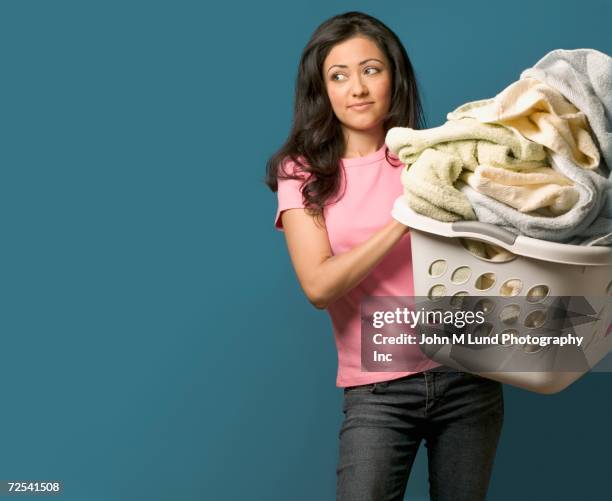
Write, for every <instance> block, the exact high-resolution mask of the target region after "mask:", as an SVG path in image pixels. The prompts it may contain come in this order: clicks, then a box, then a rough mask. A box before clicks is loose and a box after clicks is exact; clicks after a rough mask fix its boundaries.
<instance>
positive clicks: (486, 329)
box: [474, 322, 493, 337]
mask: <svg viewBox="0 0 612 501" xmlns="http://www.w3.org/2000/svg"><path fill="white" fill-rule="evenodd" d="M492 330H493V325H491V324H490V323H489V322H485V323H483V324H480V325H477V326H476V328H475V329H474V336H478V337H484V336H489V335H490V334H491V331H492Z"/></svg>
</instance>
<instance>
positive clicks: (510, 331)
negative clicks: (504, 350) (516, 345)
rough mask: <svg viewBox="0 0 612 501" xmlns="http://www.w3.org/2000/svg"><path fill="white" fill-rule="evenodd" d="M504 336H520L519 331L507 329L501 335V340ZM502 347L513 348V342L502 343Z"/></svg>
mask: <svg viewBox="0 0 612 501" xmlns="http://www.w3.org/2000/svg"><path fill="white" fill-rule="evenodd" d="M504 334H511V335H513V336H518V331H517V330H516V329H506V330H503V331H501V333H500V337H499V339H503V338H504V337H503V336H504ZM502 346H512V342H510V341H506V342H505V343H504V342H502Z"/></svg>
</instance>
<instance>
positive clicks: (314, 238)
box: [281, 209, 409, 309]
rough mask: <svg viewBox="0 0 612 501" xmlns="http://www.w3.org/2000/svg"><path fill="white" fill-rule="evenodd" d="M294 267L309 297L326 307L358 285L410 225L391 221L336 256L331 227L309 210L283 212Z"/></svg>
mask: <svg viewBox="0 0 612 501" xmlns="http://www.w3.org/2000/svg"><path fill="white" fill-rule="evenodd" d="M281 218H282V223H283V228H284V230H285V239H286V241H287V248H288V250H289V255H290V257H291V262H292V264H293V268H294V269H295V272H296V275H297V278H298V280H299V282H300V285H301V287H302V290H303V291H304V293H305V294H306V297H307V298H308V300H309V301H310V302H311V303H312V304H313V305H314V306H315V307H316V308H319V309H325V308H327V306H328V305H329V304H330V303H332V302H334V301H335V300H337V299H339V298H340V297H342V296H343V295H344V294H346V293H347V292H349V291H350V290H351V289H353V288H354V287H355V286H357V285H358V284H359V283H360V282H361V281H362V280H363V279H364V278H365V277H366V276H367V275H368V274H369V273H370V271H371V270H372V269H373V268H374V267H375V266H376V265H377V264H378V263H379V262H380V261H381V260H382V259H383V258H384V257H385V256H386V255H387V253H388V252H389V251H390V250H391V249H392V248H393V246H394V245H395V244H396V243H397V242H399V241H400V240H401V238H402V237H403V236H404V235H405V234H406V233H408V231H409V228H408V227H407V226H406V225H404V224H402V223H400V222H398V221H396V220H395V219H390V221H389V222H388V223H387V224H386V225H385V226H383V227H382V228H381V229H380V230H378V231H376V232H375V233H373V234H372V235H371V236H370V238H368V239H367V240H365V241H364V242H362V243H360V244H359V245H356V246H355V247H353V248H352V249H351V250H350V251H347V252H344V253H342V254H338V255H334V254H333V252H332V249H331V245H330V243H329V237H328V234H327V229H326V228H325V227H324V226H323V227H322V226H321V225H318V224H316V222H315V217H314V216H312V215H310V214H308V213H307V211H306V209H287V210H285V211H283V213H282V214H281Z"/></svg>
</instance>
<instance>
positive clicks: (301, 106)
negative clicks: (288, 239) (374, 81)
mask: <svg viewBox="0 0 612 501" xmlns="http://www.w3.org/2000/svg"><path fill="white" fill-rule="evenodd" d="M358 35H361V36H366V37H368V38H370V39H371V40H372V41H373V42H374V43H376V44H377V46H378V47H379V49H380V50H381V51H382V52H383V53H384V54H385V56H386V57H387V60H388V61H389V64H390V66H391V67H390V70H391V76H392V84H391V85H392V92H391V106H390V109H389V112H388V114H387V115H386V117H385V119H384V123H383V128H384V130H385V132H386V131H388V130H389V129H390V128H391V127H410V128H412V129H420V128H423V127H425V126H426V125H425V118H424V115H423V109H422V106H421V100H420V98H419V91H418V88H417V81H416V77H415V74H414V70H413V69H412V64H411V62H410V59H409V58H408V54H407V53H406V50H405V49H404V47H403V45H402V43H401V42H400V40H399V38H398V37H397V35H396V34H395V33H393V31H391V30H390V29H389V28H388V27H387V26H385V25H384V24H383V23H382V22H380V21H379V20H378V19H376V18H374V17H372V16H369V15H367V14H364V13H362V12H346V13H344V14H339V15H337V16H334V17H332V18H330V19H328V20H327V21H325V22H323V23H322V24H321V25H320V26H319V27H318V28H317V29H316V30H315V32H314V33H313V35H312V37H311V38H310V40H309V42H308V44H307V45H306V47H305V48H304V51H303V52H302V56H301V58H300V64H299V68H298V74H297V78H296V84H295V101H294V106H293V110H294V111H293V124H292V127H291V132H290V133H289V136H288V138H287V140H286V142H285V144H283V146H282V147H281V148H280V149H279V150H278V151H277V152H276V153H274V154H273V155H272V156H271V157H270V159H269V160H268V162H267V164H266V177H265V183H266V185H267V186H268V187H269V188H270V189H271V190H272V191H273V192H276V191H277V190H278V182H277V179H278V178H280V179H304V175H299V174H297V173H293V172H286V171H285V169H284V168H283V167H284V161H285V159H287V158H290V159H291V160H293V161H294V162H295V163H296V164H297V166H299V168H300V170H301V171H302V172H304V173H306V174H312V175H311V176H308V180H307V181H305V182H303V183H302V185H301V192H302V197H303V202H304V205H305V207H306V208H307V209H308V210H309V212H310V213H311V214H314V215H315V216H317V217H320V216H322V213H323V207H324V206H325V205H326V203H327V202H328V201H329V199H330V198H332V197H335V196H336V195H337V194H338V192H339V189H340V170H339V165H340V159H341V158H342V156H343V155H344V149H345V144H344V136H343V134H342V129H341V124H340V121H339V120H338V118H337V117H336V115H335V113H334V111H333V109H332V106H331V103H330V100H329V97H328V96H327V90H326V87H325V82H324V80H323V61H324V60H325V58H326V57H327V55H328V54H329V52H330V50H331V49H332V47H333V46H335V45H336V44H338V43H341V42H343V41H345V40H347V39H349V38H352V37H355V36H358ZM388 155H389V149H388V148H387V150H386V152H385V156H386V158H387V161H389V156H388ZM302 160H304V161H302ZM390 163H391V162H390ZM391 164H392V165H394V166H399V165H395V164H393V163H391Z"/></svg>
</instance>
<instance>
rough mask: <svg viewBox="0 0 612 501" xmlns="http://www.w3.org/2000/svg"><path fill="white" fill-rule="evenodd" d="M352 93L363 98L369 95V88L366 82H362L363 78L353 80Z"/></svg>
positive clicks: (358, 77)
mask: <svg viewBox="0 0 612 501" xmlns="http://www.w3.org/2000/svg"><path fill="white" fill-rule="evenodd" d="M351 92H352V93H353V95H354V96H362V95H364V94H367V93H368V87H367V86H366V84H365V82H364V81H363V80H362V78H361V76H357V77H356V78H354V79H353V85H352V87H351Z"/></svg>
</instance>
